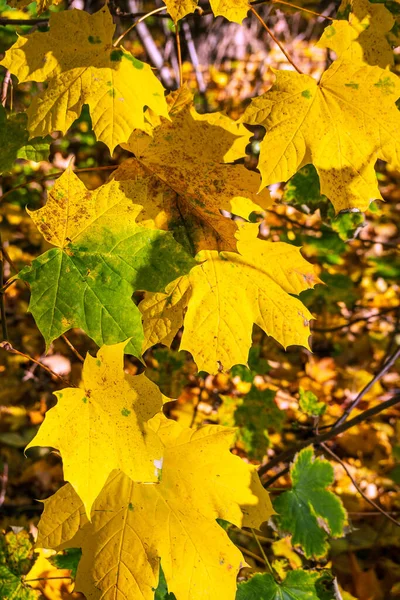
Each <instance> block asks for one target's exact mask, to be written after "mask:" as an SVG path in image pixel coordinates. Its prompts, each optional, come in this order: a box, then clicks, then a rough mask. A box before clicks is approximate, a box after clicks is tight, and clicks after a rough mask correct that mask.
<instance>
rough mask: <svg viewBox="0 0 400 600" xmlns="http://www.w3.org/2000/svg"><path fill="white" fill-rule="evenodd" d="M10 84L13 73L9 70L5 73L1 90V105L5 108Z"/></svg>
mask: <svg viewBox="0 0 400 600" xmlns="http://www.w3.org/2000/svg"><path fill="white" fill-rule="evenodd" d="M10 82H11V73H10V71H9V70H8V69H7V71H6V72H5V75H4V79H3V85H2V88H1V103H2V105H3V106H5V105H6V103H7V93H8V86H9V85H10Z"/></svg>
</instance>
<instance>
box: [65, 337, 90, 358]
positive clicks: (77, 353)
mask: <svg viewBox="0 0 400 600" xmlns="http://www.w3.org/2000/svg"><path fill="white" fill-rule="evenodd" d="M61 337H62V339H63V340H64V342H65V343H66V344H67V346H68V348H69V349H70V350H71V352H73V353H74V354H75V356H76V358H77V359H78V360H80V361H81V362H85V359H84V358H83V356H82V354H80V353H79V352H78V350H77V349H76V348H75V346H74V345H73V343H72V342H70V341H69V339H68V338H67V336H66V335H65V333H63V334H62V336H61Z"/></svg>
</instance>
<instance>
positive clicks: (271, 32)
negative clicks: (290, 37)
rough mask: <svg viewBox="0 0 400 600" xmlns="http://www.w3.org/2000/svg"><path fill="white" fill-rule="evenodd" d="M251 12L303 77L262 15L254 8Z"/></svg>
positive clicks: (251, 8)
mask: <svg viewBox="0 0 400 600" xmlns="http://www.w3.org/2000/svg"><path fill="white" fill-rule="evenodd" d="M250 10H251V12H252V13H253V15H254V16H255V17H256V18H257V19H258V20H259V21H260V23H261V25H262V26H263V27H264V29H265V31H267V33H268V34H269V35H270V37H271V38H272V39H273V40H274V42H275V44H276V45H277V46H278V47H279V49H280V51H281V52H282V53H283V54H284V55H285V57H286V58H287V60H288V61H289V62H290V64H291V65H292V67H294V68H295V69H296V71H297V72H298V73H300V75H302V74H303V73H302V71H301V70H300V69H299V67H297V66H296V65H295V63H294V62H293V61H292V59H291V58H290V56H289V54H288V53H287V52H286V50H285V48H284V47H283V46H282V44H281V43H280V41H279V40H278V38H276V37H275V34H274V33H273V31H272V30H271V29H270V28H269V27H268V25H267V24H266V22H265V21H264V19H263V18H262V17H260V15H259V14H258V12H257V11H256V10H255V8H253V7H252V6H251V7H250Z"/></svg>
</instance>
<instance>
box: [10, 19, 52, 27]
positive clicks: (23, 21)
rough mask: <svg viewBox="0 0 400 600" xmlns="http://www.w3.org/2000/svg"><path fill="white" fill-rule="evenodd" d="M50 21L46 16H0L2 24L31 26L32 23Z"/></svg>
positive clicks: (37, 23)
mask: <svg viewBox="0 0 400 600" xmlns="http://www.w3.org/2000/svg"><path fill="white" fill-rule="evenodd" d="M48 21H49V19H48V18H47V19H46V18H45V17H44V18H38V19H7V18H6V17H0V25H26V26H27V27H29V26H30V25H39V24H41V23H48Z"/></svg>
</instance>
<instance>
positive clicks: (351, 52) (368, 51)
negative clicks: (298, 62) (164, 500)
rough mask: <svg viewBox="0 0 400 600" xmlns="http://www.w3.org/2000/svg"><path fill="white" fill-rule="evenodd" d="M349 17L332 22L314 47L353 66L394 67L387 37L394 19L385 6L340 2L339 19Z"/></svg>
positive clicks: (366, 1) (363, 0) (361, 1)
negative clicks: (330, 52)
mask: <svg viewBox="0 0 400 600" xmlns="http://www.w3.org/2000/svg"><path fill="white" fill-rule="evenodd" d="M347 13H349V19H348V21H347V20H334V21H333V23H332V24H331V25H329V26H328V27H326V29H325V30H324V33H323V34H322V37H321V39H320V40H319V42H318V43H317V46H319V47H320V48H330V49H331V50H333V51H334V52H336V55H337V56H338V57H339V58H342V59H346V60H347V61H349V62H351V61H353V62H355V63H363V62H364V63H365V64H368V65H377V66H378V67H382V68H383V69H384V68H386V67H387V66H389V65H392V64H393V60H394V55H393V49H392V47H391V45H390V44H389V42H388V41H387V39H386V34H387V33H388V32H389V31H390V30H391V29H392V27H393V25H394V18H393V16H392V14H391V13H390V12H389V11H388V10H387V8H386V7H385V5H384V4H372V3H371V2H369V0H343V2H342V4H341V5H340V8H339V10H338V16H341V15H346V14H347Z"/></svg>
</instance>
